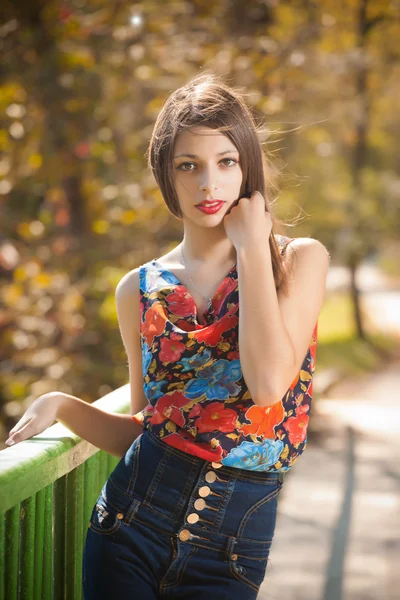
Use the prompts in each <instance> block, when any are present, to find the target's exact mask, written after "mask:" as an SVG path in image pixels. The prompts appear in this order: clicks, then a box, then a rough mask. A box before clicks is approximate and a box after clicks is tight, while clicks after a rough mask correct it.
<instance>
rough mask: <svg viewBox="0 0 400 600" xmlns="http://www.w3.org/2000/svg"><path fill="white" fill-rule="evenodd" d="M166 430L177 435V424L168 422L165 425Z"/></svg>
mask: <svg viewBox="0 0 400 600" xmlns="http://www.w3.org/2000/svg"><path fill="white" fill-rule="evenodd" d="M165 429H166V430H167V431H169V432H170V433H175V431H176V424H175V423H173V421H168V422H167V423H166V424H165Z"/></svg>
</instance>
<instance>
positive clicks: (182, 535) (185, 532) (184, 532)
mask: <svg viewBox="0 0 400 600" xmlns="http://www.w3.org/2000/svg"><path fill="white" fill-rule="evenodd" d="M178 537H179V539H180V540H181V542H186V541H187V540H188V539H189V538H190V531H189V530H188V529H182V531H180V532H179V536H178Z"/></svg>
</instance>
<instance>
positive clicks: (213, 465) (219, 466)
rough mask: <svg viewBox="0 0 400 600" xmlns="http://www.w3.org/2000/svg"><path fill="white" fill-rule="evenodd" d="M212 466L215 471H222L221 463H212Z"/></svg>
mask: <svg viewBox="0 0 400 600" xmlns="http://www.w3.org/2000/svg"><path fill="white" fill-rule="evenodd" d="M211 466H212V467H213V468H214V469H220V468H221V467H222V465H221V463H216V462H212V463H211Z"/></svg>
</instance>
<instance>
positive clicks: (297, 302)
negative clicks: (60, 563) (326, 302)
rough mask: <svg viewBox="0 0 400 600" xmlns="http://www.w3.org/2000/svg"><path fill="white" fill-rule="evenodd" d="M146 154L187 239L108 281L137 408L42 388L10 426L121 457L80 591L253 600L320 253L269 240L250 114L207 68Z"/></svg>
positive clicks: (315, 302) (308, 355)
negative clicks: (110, 406)
mask: <svg viewBox="0 0 400 600" xmlns="http://www.w3.org/2000/svg"><path fill="white" fill-rule="evenodd" d="M148 156H149V165H150V167H151V169H152V172H153V174H154V176H155V179H156V182H157V184H158V186H159V187H160V190H161V192H162V195H163V197H164V199H165V202H166V204H167V206H168V209H169V210H170V212H171V213H172V214H173V215H174V216H175V217H176V218H178V219H181V220H182V223H183V239H182V241H181V243H180V244H178V245H177V246H176V248H174V249H173V250H172V251H170V252H168V253H167V254H165V255H164V256H161V257H159V258H158V259H153V260H150V261H148V262H146V263H145V264H143V265H141V266H140V267H138V268H135V269H133V270H132V271H130V272H129V273H127V274H126V275H125V276H124V277H123V278H122V280H121V281H120V282H119V284H118V286H117V290H116V304H117V311H118V318H119V325H120V330H121V336H122V339H123V343H124V346H125V349H126V352H127V356H128V360H129V375H130V388H131V408H132V415H110V414H107V413H105V412H103V411H101V410H99V409H97V408H96V407H94V406H91V405H89V404H87V403H85V402H83V401H81V400H79V399H78V398H75V397H73V396H69V395H66V394H62V393H59V392H54V393H53V394H47V395H45V396H41V397H40V398H38V399H37V400H35V402H34V403H33V404H32V405H31V406H30V407H29V409H28V411H27V412H26V413H25V415H24V417H22V419H21V420H20V422H19V423H18V424H17V425H16V426H15V427H14V429H13V430H11V432H10V433H12V436H11V437H12V438H13V440H14V441H21V440H22V439H26V438H27V437H30V436H32V435H34V434H36V433H38V432H39V431H42V430H43V429H44V428H45V427H47V426H48V425H49V424H51V423H52V422H53V421H54V419H58V420H60V421H62V422H63V423H64V424H66V425H67V426H68V427H69V428H70V429H72V430H73V431H74V432H76V433H77V434H78V435H80V436H81V437H83V438H85V439H87V440H88V441H90V442H91V443H93V444H94V445H96V446H97V447H99V448H102V449H104V450H105V451H107V452H110V453H111V454H114V455H116V456H119V457H121V460H120V462H119V464H118V465H117V467H116V468H115V469H114V471H113V472H112V473H111V475H110V477H109V478H108V480H107V481H106V483H105V484H104V487H103V489H102V491H101V494H100V496H99V498H98V500H97V502H96V505H95V506H94V508H93V512H92V516H91V519H90V523H89V527H88V531H87V536H86V543H85V548H84V560H83V589H84V597H85V600H106V599H107V600H113V599H114V598H118V600H125V599H126V600H128V598H129V600H132V599H133V598H137V599H138V600H155V599H157V598H164V597H166V598H168V597H169V598H176V599H178V598H181V599H187V600H189V599H190V600H205V599H207V600H208V599H209V598H217V599H218V600H227V599H228V598H229V599H230V598H235V599H237V600H240V599H241V600H250V599H254V598H256V597H257V593H258V590H259V587H260V584H261V583H262V581H263V578H264V576H265V572H266V568H267V562H268V558H269V553H270V549H271V543H272V539H273V536H274V530H275V523H276V515H277V502H278V496H279V493H280V490H281V487H282V484H283V476H284V473H285V472H287V471H288V470H289V469H290V468H291V467H292V466H293V465H294V463H295V462H296V460H297V459H298V458H299V457H300V456H301V454H302V452H303V450H304V448H305V446H306V442H307V425H308V420H309V414H310V407H311V399H312V378H313V372H314V369H315V356H316V341H317V319H318V314H319V312H320V309H321V306H322V302H323V298H324V293H325V279H326V274H327V270H328V266H329V254H328V252H327V250H326V248H325V247H324V246H323V245H322V244H321V243H320V242H319V241H317V240H315V239H310V238H291V237H286V236H284V235H278V234H276V233H274V229H273V226H274V224H276V223H277V220H276V219H275V218H274V217H273V216H272V214H271V202H270V200H269V198H268V196H269V193H268V190H267V189H266V181H267V179H268V163H267V160H266V156H265V154H264V152H263V149H262V145H261V143H260V140H259V136H258V133H257V127H256V124H255V121H254V118H253V116H252V113H251V111H250V109H249V108H248V107H247V105H246V103H245V102H244V100H243V99H242V98H241V96H240V94H239V93H238V92H237V91H235V90H233V89H232V88H230V87H228V86H226V85H225V84H224V83H222V82H221V81H219V80H218V78H217V77H215V76H212V75H200V76H195V77H194V78H192V79H191V80H190V81H189V82H188V83H187V84H186V85H184V86H183V87H181V88H179V89H178V90H176V91H175V92H174V93H172V94H171V95H170V96H169V97H168V98H167V100H166V102H165V104H164V106H163V108H162V109H161V112H160V114H159V116H158V118H157V120H156V123H155V127H154V131H153V135H152V138H151V141H150V147H149V155H148ZM239 309H240V316H239Z"/></svg>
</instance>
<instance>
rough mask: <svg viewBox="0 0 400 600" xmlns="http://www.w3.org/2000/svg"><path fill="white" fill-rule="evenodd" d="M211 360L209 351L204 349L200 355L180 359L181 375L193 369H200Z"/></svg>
mask: <svg viewBox="0 0 400 600" xmlns="http://www.w3.org/2000/svg"><path fill="white" fill-rule="evenodd" d="M210 358H211V350H210V349H209V348H206V349H205V350H204V352H202V353H201V354H192V355H191V356H189V358H185V357H182V358H181V363H182V365H183V369H182V371H181V372H182V373H186V372H187V371H192V370H193V369H195V370H197V369H201V367H202V366H203V365H205V364H206V363H207V362H208V361H209V360H210Z"/></svg>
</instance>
